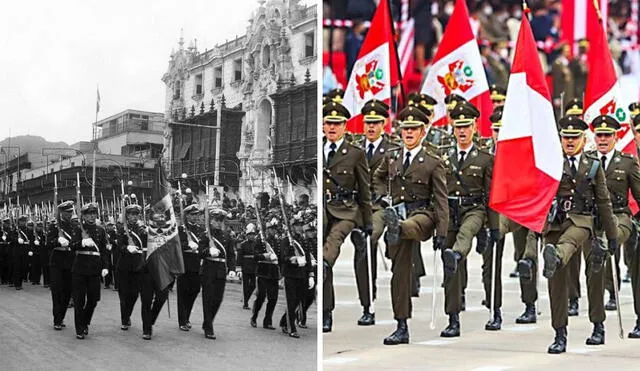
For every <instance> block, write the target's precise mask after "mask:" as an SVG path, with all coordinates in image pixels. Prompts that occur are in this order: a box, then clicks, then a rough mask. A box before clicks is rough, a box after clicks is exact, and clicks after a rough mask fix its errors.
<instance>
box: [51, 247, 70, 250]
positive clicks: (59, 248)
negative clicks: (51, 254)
mask: <svg viewBox="0 0 640 371" xmlns="http://www.w3.org/2000/svg"><path fill="white" fill-rule="evenodd" d="M53 250H55V251H71V249H70V248H68V247H54V248H53Z"/></svg>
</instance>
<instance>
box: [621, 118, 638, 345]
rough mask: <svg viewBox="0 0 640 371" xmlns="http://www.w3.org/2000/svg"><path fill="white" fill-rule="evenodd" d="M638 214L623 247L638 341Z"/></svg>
mask: <svg viewBox="0 0 640 371" xmlns="http://www.w3.org/2000/svg"><path fill="white" fill-rule="evenodd" d="M636 108H638V109H639V111H640V106H636V107H633V108H632V107H630V110H631V111H632V114H633V125H634V127H633V128H632V129H634V135H635V142H636V149H637V147H638V146H639V145H640V112H638V113H635V114H634V113H633V111H634V109H636ZM637 222H638V214H636V215H634V223H633V233H632V235H631V236H630V237H629V239H628V240H627V243H626V244H625V246H624V257H625V263H626V264H627V267H628V268H629V275H630V277H629V280H630V281H631V292H632V293H633V310H634V312H635V314H636V324H635V327H634V328H633V330H631V332H629V335H628V336H629V338H630V339H640V251H639V249H638V234H637V227H636V226H637V224H636V223H637Z"/></svg>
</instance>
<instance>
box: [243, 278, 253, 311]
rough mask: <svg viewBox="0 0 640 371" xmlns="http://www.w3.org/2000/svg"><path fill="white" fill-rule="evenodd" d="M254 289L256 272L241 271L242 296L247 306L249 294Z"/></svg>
mask: <svg viewBox="0 0 640 371" xmlns="http://www.w3.org/2000/svg"><path fill="white" fill-rule="evenodd" d="M255 289H256V274H255V273H250V272H245V271H242V298H243V303H244V305H245V306H249V299H251V294H253V291H254V290H255Z"/></svg>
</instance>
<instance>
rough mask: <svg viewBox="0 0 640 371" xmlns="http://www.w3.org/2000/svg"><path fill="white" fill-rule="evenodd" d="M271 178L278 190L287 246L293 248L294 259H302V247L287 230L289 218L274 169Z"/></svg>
mask: <svg viewBox="0 0 640 371" xmlns="http://www.w3.org/2000/svg"><path fill="white" fill-rule="evenodd" d="M273 177H274V183H275V186H276V189H277V190H278V196H279V198H280V211H282V219H283V220H284V223H283V226H284V232H285V233H286V234H287V240H289V245H290V246H291V247H293V253H294V255H295V256H296V257H304V256H305V254H304V250H302V246H300V243H298V241H296V240H294V239H293V237H292V236H291V230H290V229H289V218H288V217H287V213H286V212H285V209H284V197H283V196H282V188H281V186H280V182H279V181H278V177H277V175H276V169H275V167H274V168H273Z"/></svg>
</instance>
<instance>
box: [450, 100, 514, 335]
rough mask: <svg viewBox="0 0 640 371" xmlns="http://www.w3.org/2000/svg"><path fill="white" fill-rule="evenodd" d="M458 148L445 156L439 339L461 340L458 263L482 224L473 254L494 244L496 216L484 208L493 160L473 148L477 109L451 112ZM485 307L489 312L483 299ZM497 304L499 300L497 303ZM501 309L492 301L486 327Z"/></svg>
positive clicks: (488, 302)
mask: <svg viewBox="0 0 640 371" xmlns="http://www.w3.org/2000/svg"><path fill="white" fill-rule="evenodd" d="M450 116H451V119H452V125H453V127H454V135H455V137H456V140H457V145H456V147H455V148H452V149H450V150H449V152H448V153H447V155H446V157H445V158H444V160H445V169H446V171H447V190H448V195H449V197H448V199H449V200H448V201H449V231H448V234H447V239H446V242H445V244H444V246H445V249H444V250H443V252H442V260H443V265H444V289H445V312H446V313H447V314H448V315H449V325H448V326H447V328H445V329H444V330H443V331H442V332H441V333H440V336H442V337H455V336H460V317H459V313H460V311H461V309H462V301H461V299H462V292H463V287H464V276H463V273H462V271H463V269H461V268H463V266H462V264H463V262H464V261H465V260H466V259H467V256H468V254H469V252H470V251H471V243H472V240H473V237H474V236H476V235H477V234H478V233H479V232H480V231H481V230H482V229H483V228H484V224H485V218H486V220H487V226H488V230H489V232H488V236H487V237H488V243H487V244H483V243H478V245H477V248H476V250H478V252H479V253H483V252H484V251H483V249H484V248H485V247H487V246H492V244H493V243H495V242H497V241H498V240H499V239H500V238H499V234H500V233H499V230H498V228H499V225H498V224H499V223H498V215H497V214H496V213H495V212H493V211H492V210H490V209H489V208H488V207H487V202H488V200H489V193H490V188H491V173H492V170H493V157H492V156H491V154H490V153H488V152H486V151H485V150H483V149H480V148H478V146H477V145H476V144H474V142H473V134H474V132H475V124H476V119H477V118H478V116H479V115H478V114H477V109H474V107H472V106H471V105H470V104H468V103H467V104H458V105H456V106H455V107H454V109H453V110H452V111H451V112H450ZM488 299H489V300H486V305H487V306H488V307H491V300H493V299H494V298H488ZM498 299H499V298H498ZM500 306H501V303H500V302H498V301H496V305H495V308H496V309H495V312H494V313H492V315H493V317H492V320H491V321H490V323H501V322H502V316H501V312H500V309H499V308H500Z"/></svg>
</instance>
